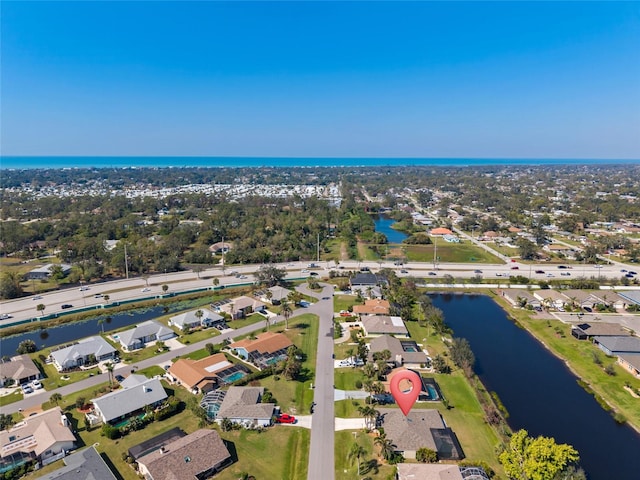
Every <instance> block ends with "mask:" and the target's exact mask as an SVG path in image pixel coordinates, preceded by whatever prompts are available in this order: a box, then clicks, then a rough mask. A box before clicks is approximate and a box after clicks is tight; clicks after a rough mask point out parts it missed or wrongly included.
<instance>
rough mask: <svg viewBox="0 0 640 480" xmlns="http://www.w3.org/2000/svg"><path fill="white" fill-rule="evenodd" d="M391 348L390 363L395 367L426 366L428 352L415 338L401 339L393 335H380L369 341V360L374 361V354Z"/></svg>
mask: <svg viewBox="0 0 640 480" xmlns="http://www.w3.org/2000/svg"><path fill="white" fill-rule="evenodd" d="M384 350H389V351H390V352H391V359H390V360H389V363H390V364H391V365H393V366H394V367H401V366H405V367H406V368H424V366H425V365H426V363H427V361H428V360H427V354H426V353H424V352H423V351H422V349H421V348H420V347H419V346H418V344H417V343H416V342H414V341H413V340H399V339H397V338H395V337H392V336H391V335H380V336H379V337H376V338H374V339H373V340H371V343H369V360H370V361H373V354H374V353H376V352H383V351H384Z"/></svg>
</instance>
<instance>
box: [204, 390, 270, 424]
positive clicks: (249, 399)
mask: <svg viewBox="0 0 640 480" xmlns="http://www.w3.org/2000/svg"><path fill="white" fill-rule="evenodd" d="M263 393H264V388H263V387H230V388H229V390H228V391H227V394H226V395H225V397H224V400H223V401H222V404H221V405H220V410H219V411H218V415H217V417H218V418H234V419H247V420H253V419H254V418H257V419H259V420H264V419H270V418H271V417H272V416H273V412H274V410H275V404H273V403H259V401H260V397H261V396H262V394H263Z"/></svg>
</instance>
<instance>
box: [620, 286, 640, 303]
mask: <svg viewBox="0 0 640 480" xmlns="http://www.w3.org/2000/svg"><path fill="white" fill-rule="evenodd" d="M618 295H620V296H621V297H622V298H623V299H624V300H625V301H626V302H627V304H628V305H640V291H638V290H635V291H626V292H618Z"/></svg>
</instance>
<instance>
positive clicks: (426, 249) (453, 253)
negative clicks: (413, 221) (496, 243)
mask: <svg viewBox="0 0 640 480" xmlns="http://www.w3.org/2000/svg"><path fill="white" fill-rule="evenodd" d="M433 250H434V245H408V246H407V247H406V249H405V252H406V255H407V258H408V261H409V262H433ZM437 256H438V257H440V259H439V262H453V263H503V262H502V260H500V259H499V258H498V257H496V256H494V255H491V254H490V253H489V252H487V251H486V250H483V249H481V248H479V247H476V246H475V245H473V244H471V243H446V242H439V243H438V252H437Z"/></svg>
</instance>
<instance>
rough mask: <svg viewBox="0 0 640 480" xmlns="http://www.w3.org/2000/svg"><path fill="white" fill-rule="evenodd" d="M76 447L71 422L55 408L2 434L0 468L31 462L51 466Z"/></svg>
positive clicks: (32, 417)
mask: <svg viewBox="0 0 640 480" xmlns="http://www.w3.org/2000/svg"><path fill="white" fill-rule="evenodd" d="M75 443H76V437H75V436H74V435H73V432H72V431H71V424H70V422H69V419H68V418H67V416H66V415H65V414H64V413H63V412H62V409H61V408H60V407H54V408H52V409H50V410H45V411H44V412H41V413H37V414H35V415H32V416H29V417H26V418H25V419H24V420H22V421H20V422H18V423H16V424H15V425H14V426H13V427H11V428H10V429H8V430H2V431H1V432H0V468H3V467H10V468H12V467H11V465H12V464H13V466H14V467H17V466H19V465H20V464H22V463H26V462H30V461H32V460H37V461H38V463H39V464H40V465H41V466H44V465H48V464H49V463H51V462H54V461H56V460H58V459H59V458H62V457H64V456H65V455H66V452H67V451H69V450H72V449H73V448H74V447H75ZM16 463H17V464H16ZM3 470H4V468H3Z"/></svg>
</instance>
